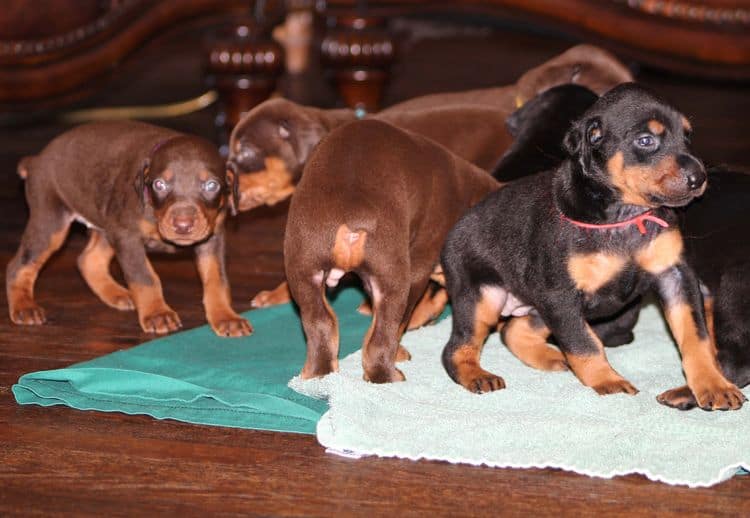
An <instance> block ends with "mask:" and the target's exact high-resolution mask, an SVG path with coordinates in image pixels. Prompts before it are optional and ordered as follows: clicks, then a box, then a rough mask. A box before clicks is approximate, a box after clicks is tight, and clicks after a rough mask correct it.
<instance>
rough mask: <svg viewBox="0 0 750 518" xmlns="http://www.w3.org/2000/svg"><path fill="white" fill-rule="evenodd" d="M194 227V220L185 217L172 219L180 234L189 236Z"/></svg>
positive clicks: (175, 228)
mask: <svg viewBox="0 0 750 518" xmlns="http://www.w3.org/2000/svg"><path fill="white" fill-rule="evenodd" d="M194 225H195V220H194V219H193V218H189V217H183V216H180V217H175V218H172V226H174V230H175V232H177V233H178V234H189V233H190V231H192V230H193V226H194Z"/></svg>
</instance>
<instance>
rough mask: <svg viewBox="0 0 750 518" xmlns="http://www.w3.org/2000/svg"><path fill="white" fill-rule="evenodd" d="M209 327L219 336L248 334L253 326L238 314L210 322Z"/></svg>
mask: <svg viewBox="0 0 750 518" xmlns="http://www.w3.org/2000/svg"><path fill="white" fill-rule="evenodd" d="M211 329H213V330H214V333H216V334H217V335H219V336H231V337H238V336H250V335H251V334H252V332H253V326H252V325H250V322H248V321H247V320H245V319H244V318H242V317H240V316H236V317H230V318H224V319H220V320H218V321H216V322H214V323H212V324H211Z"/></svg>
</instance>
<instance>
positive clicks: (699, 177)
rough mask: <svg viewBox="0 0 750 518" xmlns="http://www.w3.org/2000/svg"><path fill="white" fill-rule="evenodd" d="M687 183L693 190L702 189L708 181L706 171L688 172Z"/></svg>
mask: <svg viewBox="0 0 750 518" xmlns="http://www.w3.org/2000/svg"><path fill="white" fill-rule="evenodd" d="M687 183H688V187H690V188H691V189H692V190H696V189H700V188H701V187H703V184H704V183H706V173H702V172H701V173H694V174H688V177H687Z"/></svg>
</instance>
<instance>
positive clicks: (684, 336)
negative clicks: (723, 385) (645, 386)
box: [666, 303, 723, 388]
mask: <svg viewBox="0 0 750 518" xmlns="http://www.w3.org/2000/svg"><path fill="white" fill-rule="evenodd" d="M666 317H667V322H668V323H669V329H670V330H671V331H672V336H673V337H674V339H675V342H677V346H678V347H679V348H680V353H681V354H682V365H683V368H684V370H685V378H686V379H687V382H688V386H690V387H691V388H692V387H693V386H695V384H696V383H698V382H700V381H704V380H706V379H710V378H717V377H721V378H722V379H723V376H722V375H721V373H720V372H719V365H718V363H717V361H716V354H715V351H716V347H715V346H714V345H713V344H712V343H711V338H710V337H709V338H700V336H699V334H698V328H697V326H696V322H695V320H694V319H693V314H692V311H691V309H690V306H689V305H687V304H685V303H678V304H675V305H672V306H670V307H668V308H667V311H666Z"/></svg>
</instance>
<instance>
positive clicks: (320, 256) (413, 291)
mask: <svg viewBox="0 0 750 518" xmlns="http://www.w3.org/2000/svg"><path fill="white" fill-rule="evenodd" d="M499 185H500V184H499V183H498V182H496V181H495V180H494V179H493V178H492V177H491V176H490V175H488V174H487V173H486V172H485V171H483V170H481V169H479V168H478V167H476V166H474V165H472V164H470V163H469V162H467V161H465V160H463V159H461V158H459V157H457V156H455V155H453V154H452V153H450V152H449V151H448V150H447V149H445V148H443V147H441V146H439V145H438V144H436V143H435V142H433V141H431V140H429V139H427V138H424V137H422V136H419V135H416V134H414V133H409V132H407V131H405V130H402V129H399V128H396V127H395V126H393V125H390V124H388V123H385V122H383V121H378V120H375V119H369V120H361V121H355V122H352V123H350V124H347V125H345V126H342V127H341V128H338V129H336V130H334V131H333V132H332V133H331V134H330V135H329V136H328V137H327V138H326V139H325V140H323V141H322V142H321V144H320V145H319V146H318V147H317V148H316V149H315V151H313V154H312V155H311V157H310V159H309V160H308V162H307V164H306V165H305V169H304V173H303V175H302V178H301V180H300V183H299V185H298V187H297V191H296V192H295V194H294V197H293V198H292V202H291V205H290V207H289V219H288V221H287V227H286V234H285V237H284V264H285V267H286V276H287V280H288V282H289V289H290V291H291V293H292V296H293V298H294V300H295V302H297V304H298V305H299V309H300V316H301V318H302V325H303V327H304V330H305V334H306V337H307V360H306V361H305V365H304V367H303V368H302V372H301V376H302V377H303V378H311V377H315V376H323V375H325V374H328V373H330V372H332V371H335V370H337V366H338V349H339V344H338V336H339V333H338V322H337V320H336V316H335V315H334V314H333V311H332V310H331V307H330V306H329V305H328V302H327V300H326V286H336V285H337V284H338V282H339V280H340V279H341V277H342V276H343V275H344V274H345V273H347V272H353V273H355V274H357V275H358V276H359V277H360V278H361V280H362V284H363V286H364V288H365V290H366V291H367V292H368V295H369V296H370V300H371V301H372V308H373V309H372V312H373V318H372V324H371V327H370V330H369V331H368V332H367V335H366V337H365V340H364V344H363V348H362V364H363V367H364V376H365V379H367V380H369V381H372V382H376V383H384V382H391V381H399V380H402V379H403V374H402V373H401V371H400V370H398V369H397V368H396V367H395V361H396V360H397V357H400V358H405V357H406V356H407V355H406V354H405V353H404V352H403V351H402V353H401V355H400V356H397V351H398V350H399V340H400V338H401V335H402V334H403V332H404V329H405V328H406V325H407V323H408V322H409V317H410V315H411V313H412V310H413V309H414V307H415V306H416V304H417V302H418V301H419V299H420V298H421V297H422V294H423V293H424V291H425V288H426V287H427V283H428V281H429V280H430V276H431V274H432V272H433V270H434V268H435V266H436V265H437V263H438V260H439V256H440V248H441V246H442V244H443V239H444V238H445V235H446V234H447V233H448V231H449V230H450V228H451V227H452V226H453V224H454V223H455V222H456V221H457V220H458V218H459V217H460V216H461V214H463V213H464V211H465V210H466V209H467V208H469V207H470V206H471V205H473V204H474V203H476V202H478V201H479V200H480V199H482V198H483V197H484V196H486V195H487V194H488V193H489V192H491V191H493V190H494V189H497V188H498V187H499Z"/></svg>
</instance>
